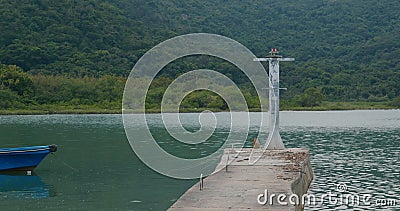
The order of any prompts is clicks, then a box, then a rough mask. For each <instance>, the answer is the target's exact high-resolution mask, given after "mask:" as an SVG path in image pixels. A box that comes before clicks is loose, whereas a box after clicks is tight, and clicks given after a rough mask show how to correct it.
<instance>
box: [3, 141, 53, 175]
mask: <svg viewBox="0 0 400 211" xmlns="http://www.w3.org/2000/svg"><path fill="white" fill-rule="evenodd" d="M55 151H57V145H55V144H52V145H49V146H31V147H19V148H0V171H19V170H21V171H32V170H33V169H34V168H36V166H38V165H39V163H40V162H41V161H42V160H43V159H44V158H45V157H46V155H48V154H49V153H51V152H55Z"/></svg>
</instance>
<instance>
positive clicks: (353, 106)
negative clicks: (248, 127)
mask: <svg viewBox="0 0 400 211" xmlns="http://www.w3.org/2000/svg"><path fill="white" fill-rule="evenodd" d="M281 108H282V109H281V111H351V110H393V109H400V108H398V107H394V106H388V105H387V104H386V103H382V102H379V103H366V102H325V103H324V105H321V106H315V107H289V106H282V107H281ZM205 110H210V111H212V112H228V111H229V110H220V109H207V108H201V109H197V108H193V109H181V110H180V113H201V112H203V111H205ZM260 111H261V110H260V109H259V108H257V109H249V112H260ZM167 112H168V111H167ZM132 113H139V112H134V111H133V112H132ZM146 113H161V110H160V109H147V110H146ZM49 114H122V109H121V108H119V109H102V108H77V109H73V108H65V107H52V108H51V109H49V108H44V109H40V108H35V109H0V115H49Z"/></svg>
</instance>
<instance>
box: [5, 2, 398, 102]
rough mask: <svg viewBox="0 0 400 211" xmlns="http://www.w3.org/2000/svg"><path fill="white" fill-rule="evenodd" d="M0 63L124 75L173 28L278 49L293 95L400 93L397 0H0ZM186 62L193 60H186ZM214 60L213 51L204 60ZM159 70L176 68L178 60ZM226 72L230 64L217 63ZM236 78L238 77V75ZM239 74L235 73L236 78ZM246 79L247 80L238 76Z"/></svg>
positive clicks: (381, 97) (376, 96) (50, 71)
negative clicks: (309, 92) (283, 57)
mask: <svg viewBox="0 0 400 211" xmlns="http://www.w3.org/2000/svg"><path fill="white" fill-rule="evenodd" d="M0 4H1V5H2V6H1V7H0V62H1V63H3V64H8V65H11V64H15V65H17V66H20V67H22V68H23V70H24V71H27V72H29V73H31V74H35V73H42V74H45V75H69V76H74V77H79V76H95V77H98V76H102V75H117V76H126V75H127V74H128V73H129V72H130V69H131V68H132V67H133V65H134V64H135V62H136V61H137V59H138V58H140V56H142V55H143V53H145V52H146V51H147V50H148V49H150V48H151V47H153V46H154V45H156V44H158V43H159V42H161V41H164V40H166V39H168V38H171V37H174V36H176V35H182V34H186V33H194V32H207V33H216V34H220V35H224V36H227V37H230V38H232V39H235V40H237V41H239V42H241V43H242V44H244V45H245V46H247V47H248V48H249V49H250V50H252V51H253V52H254V53H255V54H256V55H258V56H263V55H265V54H266V53H267V51H268V50H267V49H269V48H271V47H276V48H278V49H279V50H280V51H281V52H282V53H283V54H284V55H286V56H290V57H295V58H296V60H297V61H296V62H295V63H293V64H285V65H284V66H283V67H282V86H285V87H288V88H289V91H287V92H285V93H284V94H283V97H284V98H291V97H293V96H295V95H297V94H299V93H302V92H304V90H306V89H307V88H310V87H315V88H318V89H320V90H321V92H322V93H323V94H324V95H325V96H326V98H327V99H329V100H370V101H385V100H388V99H393V98H396V97H399V96H400V86H399V81H400V70H399V69H400V56H399V55H400V42H399V38H400V24H399V23H400V13H399V11H400V2H398V1H392V0H380V1H373V0H286V1H272V0H259V1H257V0H249V1H240V0H230V1H228V0H215V1H201V0H186V1H179V0H171V1H161V0H88V1H78V0H57V1H54V0H29V1H28V0H19V1H12V0H0ZM183 62H184V64H185V65H184V66H185V67H186V68H190V67H193V65H188V63H192V62H193V63H196V60H195V59H194V60H187V61H183ZM215 62H217V61H215V60H213V59H211V60H210V61H209V63H210V64H211V66H216V65H215V64H213V63H215ZM178 66H179V65H177V66H172V67H171V69H174V71H171V72H168V71H165V74H166V75H167V76H170V77H173V76H175V75H177V74H179V72H180V71H187V70H183V69H185V68H182V70H181V69H177V67H178ZM221 71H222V72H224V71H225V72H224V73H226V74H228V75H229V74H230V76H231V77H234V75H238V76H239V77H242V75H240V74H238V73H237V72H235V71H237V70H233V69H232V70H221ZM235 80H236V81H241V80H239V79H235ZM240 83H242V82H240ZM243 83H244V82H243Z"/></svg>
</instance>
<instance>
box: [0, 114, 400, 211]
mask: <svg viewBox="0 0 400 211" xmlns="http://www.w3.org/2000/svg"><path fill="white" fill-rule="evenodd" d="M183 116H184V118H183V119H182V122H183V123H184V124H185V125H184V127H185V128H187V129H189V130H193V131H195V130H198V129H199V126H200V125H199V122H198V114H184V115H183ZM250 116H251V118H252V119H251V125H250V133H249V136H248V140H247V142H246V144H247V146H250V145H251V143H252V139H253V137H255V136H256V135H257V132H258V124H257V122H260V120H259V119H257V118H259V116H258V115H257V114H256V113H251V114H250ZM217 117H218V118H221V119H222V120H223V121H222V122H221V123H219V124H217V125H218V127H217V128H216V130H215V131H214V134H213V135H212V137H211V138H210V140H207V141H206V142H204V143H201V144H197V145H185V144H182V143H179V142H177V141H174V140H173V139H172V138H171V137H170V136H168V135H167V132H166V130H165V129H164V128H163V127H162V121H160V116H159V115H157V114H152V115H149V118H148V123H149V127H150V130H151V131H152V132H154V136H156V138H157V142H158V144H159V145H161V146H162V147H163V148H165V150H167V151H168V152H171V153H176V154H177V155H179V156H181V157H188V158H192V157H201V156H205V155H207V154H208V153H210V152H214V151H215V148H216V147H219V146H221V144H222V142H221V140H222V141H223V139H224V138H226V137H227V136H228V134H229V132H230V131H229V128H230V121H229V120H230V118H229V115H228V114H224V113H218V114H217ZM0 123H1V124H0V134H1V136H0V147H16V146H29V145H46V144H52V143H54V144H57V145H58V146H59V150H58V151H57V152H56V154H55V155H56V156H48V157H46V158H45V160H43V162H42V163H41V164H40V165H39V166H38V168H37V169H36V173H37V174H39V175H40V177H41V178H39V181H40V180H42V182H41V183H42V185H32V186H31V187H36V188H37V187H39V188H37V189H40V190H43V192H42V193H44V192H46V191H48V192H49V195H50V196H53V195H54V197H43V198H40V197H38V198H39V199H33V198H24V197H21V198H17V199H15V198H11V197H10V196H11V195H10V194H11V193H12V192H13V191H16V190H17V192H18V189H19V190H21V189H20V188H19V186H18V185H19V184H20V181H22V179H17V181H18V182H16V183H14V185H11V186H9V187H8V188H9V190H11V191H4V190H6V189H3V191H2V190H0V206H1V207H2V208H3V207H5V208H9V209H11V208H12V209H13V210H99V209H100V210H165V209H167V208H168V207H169V206H171V205H172V204H173V203H174V201H176V200H177V199H178V198H179V197H180V196H181V194H183V193H184V192H185V191H186V190H187V189H188V188H189V187H190V186H192V185H193V184H194V183H196V182H197V180H176V179H171V178H168V177H165V176H162V175H160V174H158V173H156V172H154V171H153V170H151V169H150V168H148V167H147V166H146V165H144V164H143V163H142V162H141V161H140V160H139V159H138V158H137V157H136V155H135V154H134V153H133V152H132V150H131V148H130V146H129V144H128V141H127V139H126V136H125V133H124V129H123V124H122V118H121V115H43V116H0ZM132 124H133V125H134V126H135V127H138V126H140V124H136V125H135V123H132ZM233 132H241V131H233ZM281 135H282V139H283V140H284V143H285V145H286V146H287V147H306V148H310V151H311V163H312V167H313V170H314V174H315V179H314V181H313V183H312V185H311V187H310V190H309V192H310V193H313V194H316V195H317V196H321V195H322V194H327V193H328V192H329V191H330V192H333V193H336V185H337V184H338V183H344V184H346V185H347V187H348V190H347V191H348V193H352V194H364V193H369V194H371V195H372V199H373V200H377V199H383V198H385V199H397V207H394V208H393V207H389V208H387V207H379V206H359V207H356V208H354V207H350V206H341V205H330V204H329V203H323V204H322V205H320V206H307V207H306V210H330V209H331V210H337V209H341V210H352V209H354V210H368V209H369V210H377V209H382V208H387V209H388V210H390V209H392V210H396V209H397V210H399V206H400V201H399V200H400V199H399V197H400V186H399V181H400V172H399V171H400V163H399V157H400V111H398V110H392V111H340V112H282V113H281ZM139 141H143V140H139ZM7 176H8V177H9V175H7ZM20 177H22V178H27V179H35V178H38V177H25V176H20ZM6 178H7V177H4V176H3V177H1V178H0V182H1V181H5V180H6ZM14 181H15V180H14ZM43 181H44V185H43ZM39 183H40V182H38V183H36V182H32V183H31V184H39ZM10 184H11V183H10ZM46 184H51V186H49V185H46ZM53 186H54V187H55V188H56V190H57V194H53V191H52V187H53ZM5 187H6V186H3V188H5ZM25 187H29V186H28V185H26V186H25ZM12 188H14V190H12ZM264 188H267V187H262V190H263V189H264ZM28 189H29V188H28ZM37 189H35V188H33V189H31V190H37ZM23 190H26V189H23ZM39 192H40V191H39ZM5 195H8V196H9V197H4V196H5ZM43 195H46V194H43ZM38 196H40V194H38Z"/></svg>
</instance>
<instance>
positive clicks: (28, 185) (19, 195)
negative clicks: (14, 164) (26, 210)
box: [0, 172, 55, 199]
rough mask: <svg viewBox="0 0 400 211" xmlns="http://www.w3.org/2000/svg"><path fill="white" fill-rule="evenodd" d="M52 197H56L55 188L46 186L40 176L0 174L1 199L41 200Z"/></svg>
mask: <svg viewBox="0 0 400 211" xmlns="http://www.w3.org/2000/svg"><path fill="white" fill-rule="evenodd" d="M50 196H55V191H54V188H50V187H49V186H48V185H46V184H45V183H44V182H43V181H42V179H41V178H40V177H39V176H38V175H26V172H8V173H1V174H0V198H3V199H5V198H7V199H28V198H31V199H40V198H46V197H50Z"/></svg>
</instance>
